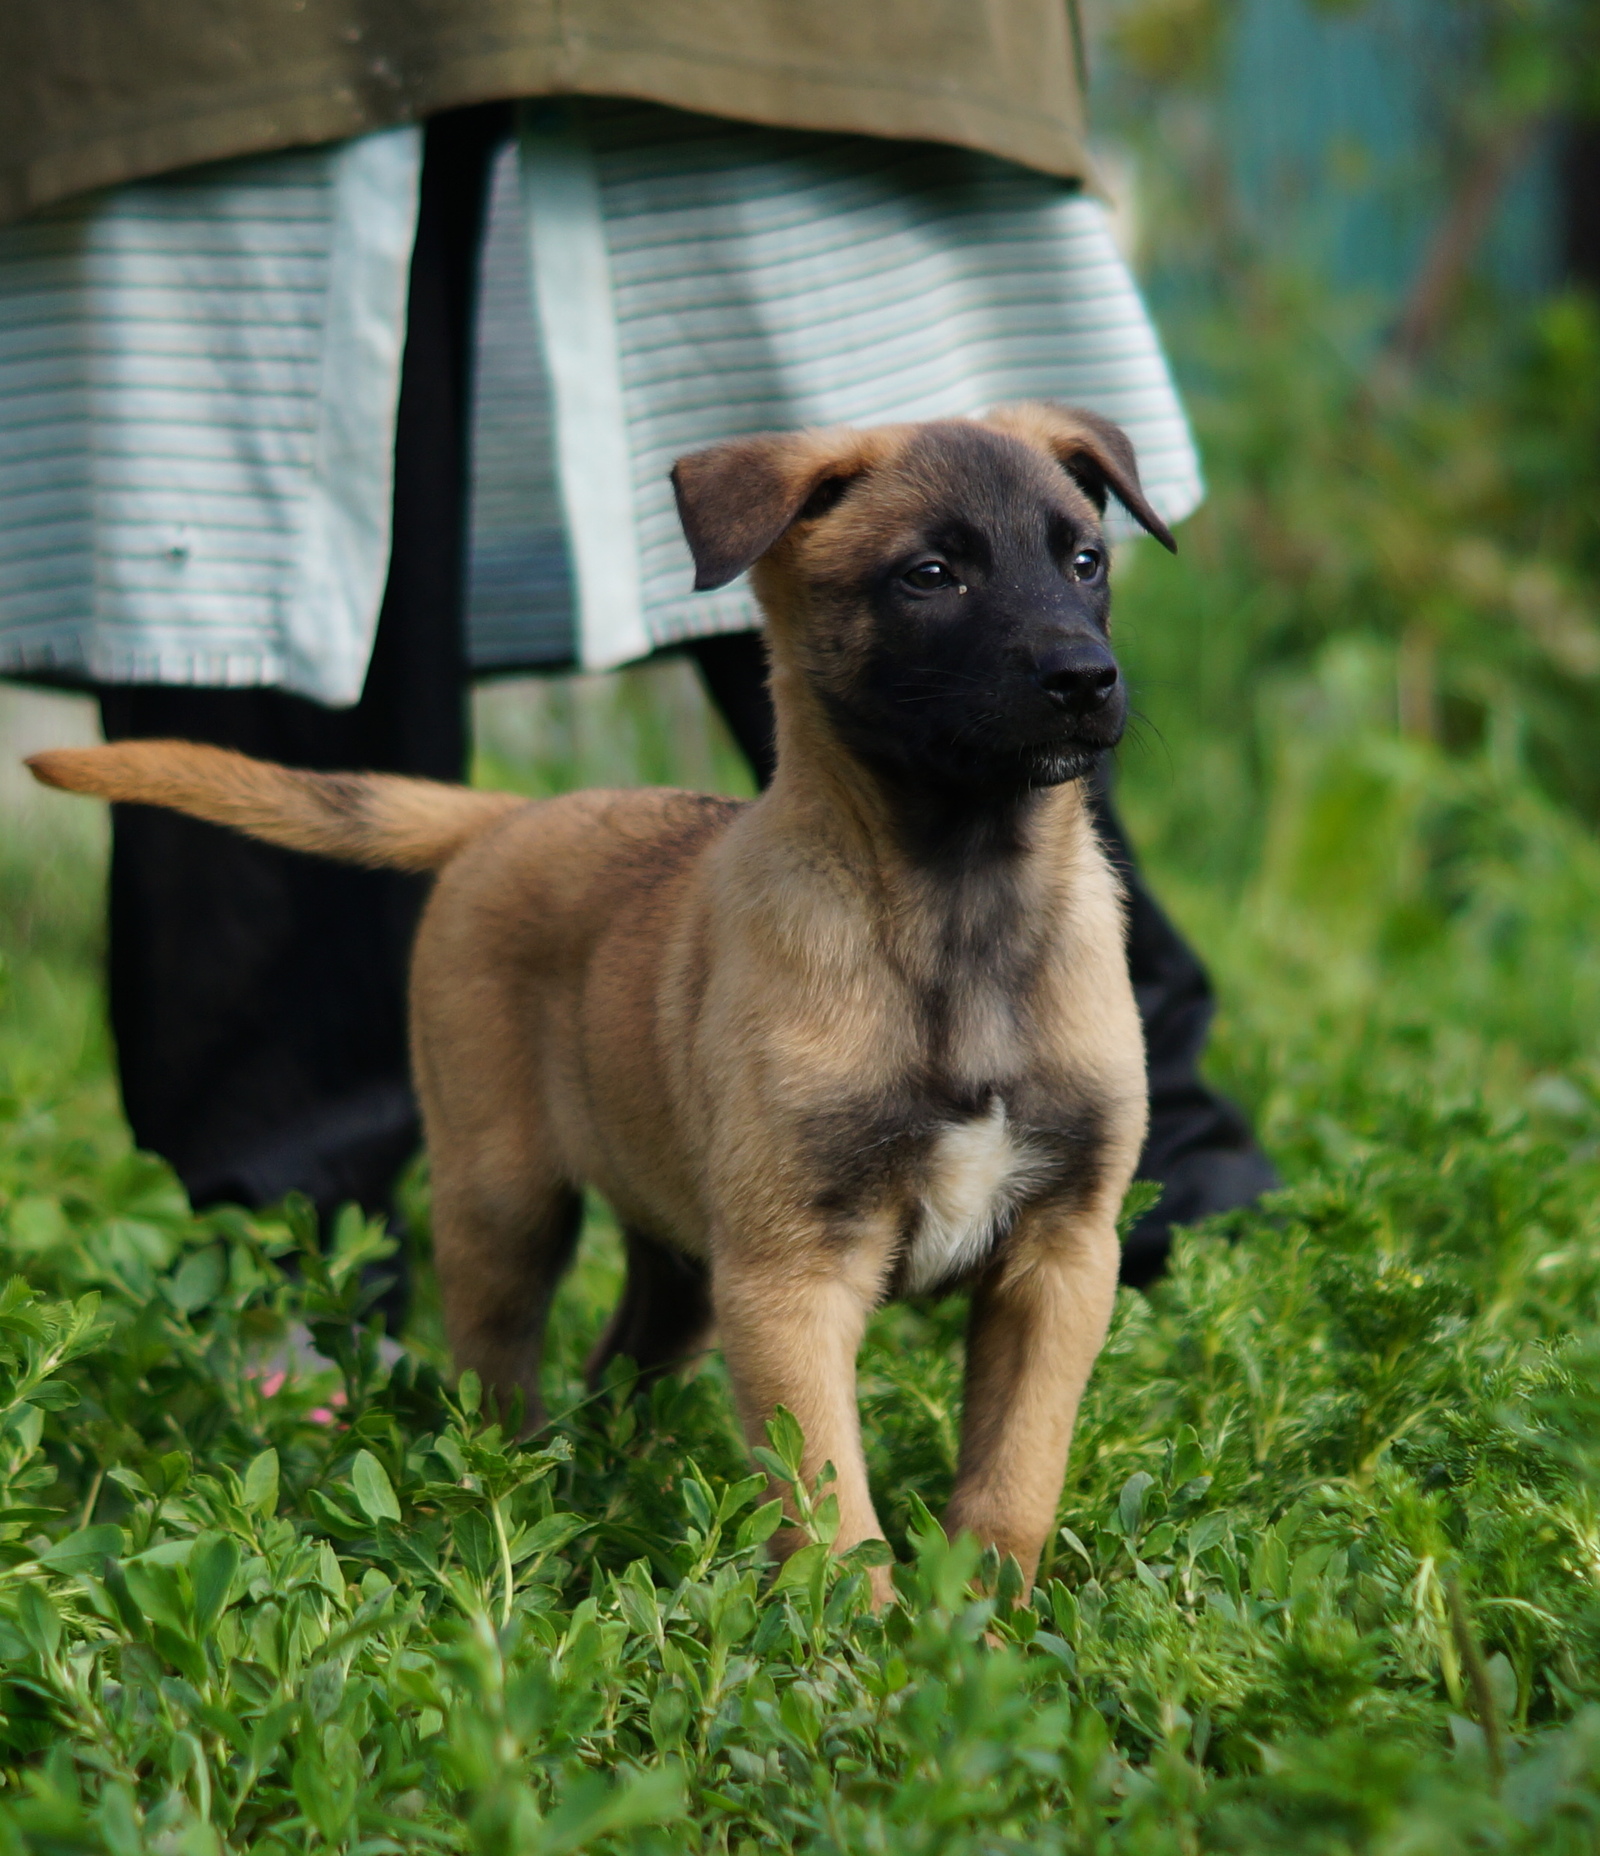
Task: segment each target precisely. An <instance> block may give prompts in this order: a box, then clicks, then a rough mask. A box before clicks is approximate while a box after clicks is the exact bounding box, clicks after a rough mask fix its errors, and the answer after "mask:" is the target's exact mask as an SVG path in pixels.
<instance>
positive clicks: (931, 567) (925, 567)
mask: <svg viewBox="0 0 1600 1856" xmlns="http://www.w3.org/2000/svg"><path fill="white" fill-rule="evenodd" d="M900 578H901V579H902V580H903V581H904V582H905V583H906V585H907V586H908V587H910V588H911V589H912V591H913V592H917V593H946V592H957V593H964V592H966V590H967V589H966V588H965V587H964V586H963V585H962V584H961V582H960V581H959V580H957V578H956V577H955V575H954V574H953V573H952V572H951V571H950V569H949V568H948V567H946V566H945V564H944V562H943V561H918V562H917V564H916V566H915V567H911V568H908V569H907V570H906V572H905V573H903V574H902V575H901V576H900Z"/></svg>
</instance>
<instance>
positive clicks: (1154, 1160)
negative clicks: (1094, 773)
mask: <svg viewBox="0 0 1600 1856" xmlns="http://www.w3.org/2000/svg"><path fill="white" fill-rule="evenodd" d="M1094 810H1095V824H1096V825H1097V827H1098V828H1099V832H1100V837H1101V841H1102V842H1103V843H1104V845H1105V847H1106V849H1107V851H1108V852H1109V853H1110V855H1111V861H1112V862H1113V863H1114V864H1115V865H1116V867H1117V869H1118V871H1119V872H1120V873H1121V876H1122V880H1123V883H1124V885H1125V887H1126V889H1127V892H1128V972H1129V976H1130V977H1131V979H1132V980H1133V994H1134V997H1135V999H1136V1000H1137V1001H1138V1003H1139V1017H1140V1020H1141V1021H1142V1022H1143V1025H1144V1039H1145V1060H1146V1062H1147V1064H1148V1066H1149V1077H1150V1132H1149V1133H1148V1134H1147V1135H1146V1137H1145V1144H1144V1152H1143V1154H1141V1155H1140V1158H1139V1171H1138V1177H1139V1178H1140V1179H1150V1180H1157V1181H1159V1182H1160V1183H1161V1185H1162V1187H1163V1191H1162V1194H1161V1197H1160V1199H1159V1200H1157V1202H1156V1203H1155V1204H1154V1205H1153V1206H1152V1207H1151V1208H1150V1210H1149V1211H1148V1212H1146V1213H1145V1215H1144V1216H1143V1217H1142V1218H1141V1219H1140V1220H1139V1222H1138V1223H1137V1224H1136V1225H1135V1226H1134V1227H1133V1229H1132V1230H1131V1231H1130V1232H1129V1233H1128V1237H1127V1240H1126V1242H1125V1243H1124V1244H1123V1247H1122V1280H1123V1281H1124V1282H1126V1283H1131V1284H1132V1285H1133V1286H1134V1287H1135V1288H1143V1287H1144V1286H1145V1285H1146V1284H1147V1283H1150V1282H1153V1281H1154V1280H1155V1278H1156V1277H1158V1276H1159V1275H1160V1274H1161V1272H1162V1271H1163V1270H1164V1269H1165V1268H1166V1266H1167V1255H1168V1252H1169V1251H1170V1250H1171V1248H1172V1227H1173V1226H1174V1225H1178V1224H1193V1223H1194V1222H1195V1221H1196V1220H1197V1219H1200V1218H1208V1217H1210V1216H1211V1214H1212V1213H1213V1212H1226V1211H1232V1210H1233V1209H1234V1207H1235V1206H1239V1205H1248V1204H1249V1203H1250V1202H1251V1201H1252V1200H1253V1199H1257V1198H1259V1197H1260V1196H1261V1194H1262V1193H1263V1192H1270V1191H1271V1190H1272V1188H1273V1187H1274V1186H1276V1185H1277V1184H1278V1176H1277V1174H1276V1172H1275V1171H1274V1170H1273V1166H1272V1162H1271V1161H1270V1160H1268V1158H1267V1157H1266V1155H1265V1154H1264V1153H1263V1152H1262V1151H1261V1149H1260V1148H1259V1147H1258V1146H1257V1145H1256V1142H1255V1137H1254V1136H1253V1135H1252V1133H1251V1131H1250V1124H1249V1122H1247V1121H1246V1120H1245V1118H1244V1116H1243V1115H1242V1114H1241V1113H1240V1112H1239V1110H1238V1108H1236V1107H1235V1106H1234V1104H1233V1103H1232V1102H1230V1101H1229V1100H1228V1098H1227V1097H1226V1096H1224V1095H1220V1094H1219V1093H1218V1092H1217V1091H1216V1090H1215V1089H1213V1088H1212V1087H1211V1086H1210V1084H1209V1083H1207V1082H1206V1081H1205V1079H1204V1078H1203V1077H1202V1076H1201V1074H1200V1063H1201V1059H1202V1058H1203V1057H1204V1056H1205V1049H1206V1041H1207V1039H1208V1038H1209V1037H1210V1035H1211V1019H1212V1016H1213V1014H1214V1012H1215V1011H1216V998H1215V995H1214V994H1213V993H1212V990H1211V981H1210V978H1209V977H1208V975H1207V973H1206V970H1205V968H1204V967H1203V966H1202V965H1201V964H1200V958H1199V956H1198V955H1197V954H1196V953H1195V951H1194V949H1193V948H1192V947H1190V946H1189V944H1188V942H1187V941H1185V940H1184V938H1183V936H1182V935H1181V934H1179V932H1178V930H1177V929H1176V928H1175V927H1174V926H1173V925H1172V923H1171V921H1169V920H1168V918H1167V915H1166V913H1165V911H1164V910H1163V909H1162V907H1161V905H1160V904H1159V903H1158V902H1157V901H1156V899H1155V897H1154V896H1152V895H1151V893H1150V891H1149V889H1148V888H1147V887H1146V885H1145V881H1144V878H1143V876H1142V875H1141V873H1140V870H1139V865H1138V862H1137V860H1136V859H1135V857H1134V855H1133V851H1132V848H1131V847H1130V845H1129V843H1128V840H1127V836H1126V834H1125V833H1124V831H1123V829H1122V824H1121V821H1120V820H1119V819H1118V817H1117V815H1116V812H1115V810H1114V808H1113V807H1112V804H1111V793H1110V783H1109V780H1108V779H1107V778H1101V779H1098V780H1097V781H1096V782H1095V786H1094Z"/></svg>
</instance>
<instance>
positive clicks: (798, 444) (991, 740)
mask: <svg viewBox="0 0 1600 1856" xmlns="http://www.w3.org/2000/svg"><path fill="white" fill-rule="evenodd" d="M673 485H674V488H675V489H676V491H677V496H678V509H679V513H680V514H681V516H682V518H683V526H684V532H685V534H686V535H687V537H688V540H689V547H690V551H691V552H692V554H693V556H694V562H695V570H696V577H695V584H696V586H697V587H699V588H711V587H718V586H723V585H725V584H726V583H727V582H728V581H729V580H732V579H733V578H734V577H735V575H737V574H739V573H741V572H743V571H744V569H745V568H747V567H752V566H753V567H755V569H756V572H755V584H756V590H757V592H758V593H759V595H760V597H761V600H762V603H763V605H764V607H765V608H766V611H767V616H768V624H769V633H770V636H771V638H772V643H773V649H774V653H775V656H776V657H777V659H778V661H779V663H780V664H781V665H784V666H785V667H792V668H793V669H794V670H795V671H797V672H798V673H799V674H800V675H801V676H803V677H804V679H805V681H806V683H807V684H808V685H809V686H810V687H811V688H812V689H813V690H814V691H815V693H816V695H817V697H818V698H819V700H820V703H821V705H822V708H823V710H824V712H825V714H826V715H827V716H828V718H829V721H830V722H831V724H832V726H833V728H834V729H835V730H836V732H837V733H838V734H839V735H840V736H841V737H842V738H843V739H844V741H845V742H846V743H847V744H848V745H849V746H850V747H851V748H852V749H853V750H854V751H855V752H857V753H858V754H860V755H861V756H862V757H863V758H865V759H866V760H868V761H869V762H873V763H876V764H879V765H884V766H889V767H893V768H897V769H899V770H900V771H903V772H904V773H905V774H907V775H910V776H912V777H913V778H919V779H924V780H936V781H939V782H942V783H950V784H955V785H959V786H963V787H968V788H971V789H974V790H995V789H1008V790H1016V789H1019V788H1026V787H1032V786H1051V785H1056V784H1058V783H1059V782H1061V781H1063V780H1071V779H1076V778H1077V777H1078V776H1079V775H1080V774H1082V773H1084V772H1085V771H1086V770H1087V769H1088V768H1089V767H1090V766H1091V765H1092V764H1093V762H1094V759H1095V757H1096V756H1097V755H1098V754H1099V753H1101V752H1102V751H1103V750H1104V749H1106V748H1109V747H1113V746H1115V745H1116V743H1117V741H1118V740H1119V738H1120V737H1121V734H1122V729H1123V724H1124V722H1125V720H1126V716H1127V697H1126V692H1125V689H1124V686H1123V681H1122V677H1121V674H1120V672H1119V670H1118V667H1117V661H1116V658H1115V657H1114V656H1113V655H1112V652H1111V646H1110V643H1109V642H1108V636H1107V630H1108V623H1109V619H1110V607H1111V595H1110V588H1109V586H1108V583H1107V567H1108V563H1109V550H1108V549H1107V546H1106V542H1105V537H1104V534H1103V532H1102V528H1101V517H1102V516H1103V514H1104V511H1105V506H1106V501H1107V498H1108V496H1115V497H1116V498H1117V500H1118V501H1119V502H1120V503H1122V504H1123V505H1124V507H1126V508H1127V509H1128V511H1129V512H1130V513H1131V514H1132V515H1133V516H1134V518H1135V519H1136V520H1137V521H1138V522H1139V523H1140V524H1141V525H1142V526H1143V527H1144V528H1146V529H1148V530H1149V532H1150V533H1151V534H1153V535H1155V536H1156V537H1157V538H1158V539H1159V540H1160V541H1162V542H1163V543H1164V544H1165V545H1166V546H1167V547H1169V548H1171V547H1173V546H1174V543H1173V540H1172V536H1171V535H1170V534H1169V533H1168V531H1167V528H1166V526H1165V524H1164V523H1163V522H1162V521H1161V518H1160V517H1159V516H1158V515H1157V514H1156V513H1155V511H1154V510H1153V509H1151V507H1150V505H1149V504H1148V503H1147V502H1146V501H1145V498H1144V494H1143V492H1142V491H1141V489H1140V487H1139V474H1138V469H1137V466H1136V464H1135V461H1134V455H1133V447H1132V446H1131V445H1130V444H1129V442H1128V440H1127V438H1126V436H1125V435H1124V434H1123V433H1122V432H1121V431H1120V430H1119V429H1118V428H1117V427H1116V426H1114V425H1112V424H1110V423H1109V422H1108V421H1107V420H1104V419H1100V418H1098V417H1096V416H1095V415H1094V414H1092V413H1086V412H1079V411H1075V410H1072V409H1069V408H1067V407H1060V406H1051V405H1043V404H1035V405H1021V406H1012V407H1002V408H1000V409H998V410H997V411H995V412H993V413H991V414H989V415H988V416H987V417H986V418H984V419H951V420H943V421H939V422H936V423H932V424H927V425H904V426H884V427H880V428H878V429H876V430H872V431H861V432H857V431H851V430H847V429H839V430H834V431H820V432H819V431H813V432H798V433H790V434H777V435H773V436H763V437H755V438H742V439H734V440H731V441H730V442H728V443H726V444H722V445H716V446H713V447H712V448H711V449H710V450H708V451H700V452H696V453H694V454H693V455H691V456H689V457H686V458H681V459H680V460H679V462H678V464H677V466H676V468H675V469H674V471H673Z"/></svg>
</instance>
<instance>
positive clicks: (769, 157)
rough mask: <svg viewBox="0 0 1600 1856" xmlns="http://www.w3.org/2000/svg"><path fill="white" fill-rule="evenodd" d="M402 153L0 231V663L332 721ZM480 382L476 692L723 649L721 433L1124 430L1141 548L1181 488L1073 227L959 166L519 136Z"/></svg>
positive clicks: (1070, 218)
mask: <svg viewBox="0 0 1600 1856" xmlns="http://www.w3.org/2000/svg"><path fill="white" fill-rule="evenodd" d="M417 150H418V137H417V133H416V132H415V131H413V130H398V131H392V132H388V133H386V134H384V135H381V136H373V137H368V138H365V139H364V140H363V141H361V142H357V143H351V144H347V145H346V146H345V147H344V148H342V149H337V150H323V151H312V152H310V153H305V154H296V155H288V156H281V157H276V158H274V159H272V160H270V161H253V162H249V163H235V164H229V165H228V166H226V167H223V168H218V169H215V170H211V171H209V172H208V173H206V174H197V175H191V176H184V177H179V179H177V180H175V181H169V182H165V183H157V184H155V185H153V186H145V187H138V188H128V189H124V190H122V191H121V192H119V193H116V194H113V195H110V196H107V197H105V198H103V199H101V200H98V201H93V202H88V203H84V204H80V205H78V206H76V207H74V208H71V209H66V210H63V211H61V212H58V213H56V214H53V215H51V216H49V218H48V219H46V220H43V221H38V222H33V223H31V224H29V225H28V226H25V227H20V228H13V229H11V230H10V231H6V232H0V495H3V497H4V501H3V502H0V669H4V670H9V671H12V672H18V671H30V670H31V671H45V672H49V673H53V674H56V675H58V676H68V677H71V676H74V675H76V676H80V677H82V676H92V677H97V678H105V679H108V680H123V679H134V680H159V681H163V682H174V683H185V682H188V683H235V684H238V683H266V684H278V685H281V686H283V687H285V688H289V689H294V690H297V691H299V692H300V693H302V694H305V695H309V696H313V697H317V698H319V699H320V700H323V701H326V702H333V703H341V702H349V701H352V700H353V699H354V697H355V696H356V694H358V693H359V689H360V682H361V677H362V675H363V673H364V668H365V663H366V656H367V652H368V651H369V649H370V643H371V637H372V630H373V626H374V624H375V622H376V614H377V606H378V600H379V598H380V596H381V591H382V577H383V572H382V570H383V561H384V558H385V556H386V552H387V542H388V522H389V496H390V491H391V476H390V460H391V456H392V447H393V411H394V400H395V389H396V384H397V380H398V360H399V352H400V346H401V341H402V331H403V321H404V316H403V307H404V287H405V266H406V262H407V258H408V255H409V242H410V236H411V227H412V225H413V224H414V218H415V200H416V172H417ZM478 361H479V391H478V400H477V415H476V421H475V433H474V454H475V460H476V464H475V473H474V497H473V523H472V560H471V574H470V590H469V613H470V632H471V646H472V657H473V661H474V663H475V664H477V665H478V666H479V667H480V668H483V669H510V668H515V667H523V666H536V665H543V664H557V663H570V662H575V661H576V662H580V663H583V664H585V665H587V666H590V667H600V666H604V665H607V664H613V663H620V662H623V661H626V660H627V659H629V658H633V657H637V656H640V655H642V654H643V653H645V652H646V651H649V650H651V649H653V648H655V647H657V646H659V645H662V644H667V643H671V642H672V641H674V640H676V639H681V638H686V637H692V636H697V635H704V634H706V633H709V632H714V631H719V630H730V629H743V628H745V627H747V626H749V625H750V624H751V623H752V622H753V617H754V615H753V608H752V605H751V601H750V597H749V594H748V591H747V590H746V589H745V588H744V587H743V586H742V585H736V586H734V587H731V588H726V589H723V590H722V591H720V592H717V593H710V594H696V593H693V592H692V591H690V590H689V589H690V585H691V580H692V574H691V571H690V566H689V560H688V555H687V552H686V550H685V548H684V545H683V541H682V538H681V536H680V534H679V531H678V526H677V521H676V517H675V514H674V510H673V503H672V495H671V489H670V485H669V483H668V478H667V472H668V470H669V468H670V466H671V463H672V460H673V459H674V458H675V457H676V456H678V455H679V454H680V453H682V452H684V451H687V450H692V449H694V448H695V447H696V446H699V445H704V444H708V443H711V442H713V441H714V440H716V439H718V438H722V437H728V436H733V435H735V434H738V433H742V432H750V431H761V430H773V429H783V428H786V427H793V426H797V425H817V424H835V423H846V424H869V423H877V422H880V421H885V420H897V419H915V418H928V417H938V416H946V415H952V414H959V413H969V412H977V411H981V410H982V409H983V408H984V407H986V406H989V405H992V404H994V403H996V402H998V401H1002V400H1009V399H1023V398H1034V397H1045V398H1054V399H1061V400H1067V401H1071V402H1075V403H1079V404H1084V405H1089V406H1093V407H1095V408H1096V409H1098V410H1099V411H1101V412H1104V413H1105V414H1107V415H1108V416H1110V417H1111V418H1114V419H1116V420H1118V421H1119V422H1121V423H1122V424H1123V425H1125V426H1126V427H1127V429H1128V431H1129V432H1130V434H1131V435H1132V437H1133V439H1134V442H1135V444H1136V445H1137V447H1138V450H1139V455H1140V463H1141V468H1142V470H1143V473H1144V477H1145V482H1146V487H1147V489H1148V491H1149V494H1150V496H1151V500H1152V502H1153V503H1154V504H1155V506H1156V507H1157V509H1158V510H1160V512H1161V513H1162V514H1163V515H1164V516H1165V517H1166V518H1167V520H1169V521H1176V520H1177V519H1179V518H1180V517H1181V516H1183V515H1185V514H1187V513H1188V512H1189V511H1190V510H1191V509H1192V508H1193V507H1194V506H1195V504H1196V503H1197V502H1198V500H1199V498H1200V494H1201V487H1200V480H1199V473H1198V467H1197V463H1196V459H1195V455H1194V450H1193V446H1192V443H1191V441H1190V437H1189V433H1188V429H1187V427H1186V425H1185V422H1184V419H1183V415H1182V411H1181V409H1180V407H1179V405H1178V402H1177V398H1176V395H1175V393H1174V391H1173V387H1172V383H1171V380H1170V377H1169V375H1168V373H1167V369H1166V366H1165V363H1164V361H1163V359H1162V356H1161V352H1160V348H1159V345H1158V343H1157V341H1156V338H1155V335H1154V332H1153V331H1152V329H1151V327H1150V324H1149V320H1148V318H1147V316H1146V314H1145V311H1144V308H1143V305H1142V304H1141V302H1140V300H1139V296H1138V293H1137V291H1136V289H1135V287H1134V285H1133V282H1132V280H1131V278H1130V277H1129V275H1128V272H1127V269H1126V267H1125V265H1124V264H1123V263H1122V261H1121V259H1120V257H1119V256H1118V254H1117V251H1116V249H1115V246H1114V244H1113V242H1112V239H1111V236H1110V231H1109V228H1108V225H1107V220H1106V215H1105V212H1104V210H1103V209H1102V207H1101V206H1100V205H1099V203H1098V202H1096V201H1095V200H1093V199H1091V198H1088V197H1086V196H1084V195H1082V194H1081V193H1078V192H1076V191H1074V190H1073V189H1071V188H1070V187H1068V186H1065V185H1063V184H1062V183H1060V182H1058V181H1054V180H1051V179H1049V178H1047V177H1045V176H1041V175H1038V174H1034V173H1032V172H1030V171H1028V170H1026V169H1022V168H1018V167H1014V166H1010V165H1008V164H1006V163H1004V162H1000V161H997V160H994V159H992V158H990V157H987V156H982V155H976V154H972V153H968V152H965V151H962V150H957V149H946V148H934V147H929V146H921V145H908V144H902V143H895V142H890V141H879V140H874V139H872V138H866V137H842V136H821V135H812V134H806V133H802V132H793V133H786V132H779V131H769V130H760V129H753V128H749V127H745V126H742V125H736V124H731V123H725V122H720V121H714V120H711V119H707V118H700V117H694V116H688V115H684V114H681V113H678V112H674V111H670V110H666V109H661V108H658V107H656V106H653V105H632V104H620V103H619V104H596V103H576V102H574V103H568V104H559V105H551V104H544V105H537V106H529V108H528V109H527V110H526V112H525V117H524V125H523V131H522V135H521V138H520V144H519V146H518V147H517V148H515V149H508V150H507V151H506V152H505V154H504V156H503V157H502V159H501V161H500V163H499V164H498V166H497V169H496V174H495V181H494V188H493V195H492V206H491V215H490V230H489V235H488V239H487V243H486V249H485V276H484V289H483V299H482V307H481V311H480V317H479V355H478ZM30 499H31V500H30ZM52 499H53V500H52Z"/></svg>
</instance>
